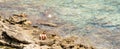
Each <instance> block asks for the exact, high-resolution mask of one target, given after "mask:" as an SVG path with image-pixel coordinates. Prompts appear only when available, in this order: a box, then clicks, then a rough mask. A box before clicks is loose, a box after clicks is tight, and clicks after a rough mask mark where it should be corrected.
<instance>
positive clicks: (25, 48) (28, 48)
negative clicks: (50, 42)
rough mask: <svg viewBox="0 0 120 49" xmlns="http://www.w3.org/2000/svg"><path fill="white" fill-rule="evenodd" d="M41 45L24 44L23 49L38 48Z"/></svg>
mask: <svg viewBox="0 0 120 49" xmlns="http://www.w3.org/2000/svg"><path fill="white" fill-rule="evenodd" d="M40 48H41V47H40V46H39V45H37V44H29V45H26V46H25V47H24V48H23V49H40Z"/></svg>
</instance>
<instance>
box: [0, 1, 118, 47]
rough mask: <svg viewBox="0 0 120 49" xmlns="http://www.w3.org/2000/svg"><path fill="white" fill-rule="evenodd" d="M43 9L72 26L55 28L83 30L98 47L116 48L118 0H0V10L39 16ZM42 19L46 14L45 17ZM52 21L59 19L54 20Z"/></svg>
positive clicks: (1, 11)
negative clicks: (70, 27)
mask: <svg viewBox="0 0 120 49" xmlns="http://www.w3.org/2000/svg"><path fill="white" fill-rule="evenodd" d="M45 10H48V11H50V14H52V15H54V16H56V17H59V18H60V19H62V20H64V21H66V22H68V23H70V24H73V25H74V26H76V28H72V29H69V27H68V28H67V27H66V28H59V29H61V30H63V31H65V32H69V33H67V34H69V35H71V34H75V35H76V34H77V35H79V36H81V34H83V35H84V36H86V37H89V39H90V40H91V41H92V43H93V45H94V46H96V47H97V48H98V49H119V48H120V47H119V45H120V39H119V37H120V31H119V29H120V23H119V22H120V1H119V0H109V1H108V0H84V1H83V0H24V1H23V0H17V1H15V0H11V1H9V0H8V1H4V2H0V14H1V15H6V16H9V15H10V14H11V13H12V14H13V13H21V12H24V13H26V14H28V15H29V17H30V19H31V20H36V19H39V18H40V17H42V18H45V17H43V16H44V15H43V13H44V11H45ZM45 19H46V18H45ZM56 22H62V21H61V20H60V21H58V20H57V21H56Z"/></svg>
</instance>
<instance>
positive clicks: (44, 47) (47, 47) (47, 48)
mask: <svg viewBox="0 0 120 49" xmlns="http://www.w3.org/2000/svg"><path fill="white" fill-rule="evenodd" d="M50 48H51V47H49V46H47V45H44V46H40V49H50Z"/></svg>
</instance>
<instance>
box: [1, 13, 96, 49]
mask: <svg viewBox="0 0 120 49" xmlns="http://www.w3.org/2000/svg"><path fill="white" fill-rule="evenodd" d="M1 19H2V18H0V44H2V45H5V46H10V47H15V48H16V49H18V48H19V49H95V48H93V47H91V46H85V45H83V44H81V43H77V44H76V43H75V42H76V40H77V39H78V38H77V37H68V38H62V37H60V36H59V35H58V34H57V32H56V34H54V33H49V31H46V30H44V29H39V28H34V27H32V26H31V24H32V23H31V22H30V21H29V20H28V19H27V16H26V15H25V14H20V15H17V14H14V15H13V16H12V17H10V18H9V19H2V20H1ZM41 23H43V22H41ZM46 24H47V25H48V24H50V26H51V25H52V26H56V24H52V23H43V25H46ZM48 26H49V25H48ZM44 31H46V32H45V34H46V39H44V40H42V39H41V40H40V39H39V37H40V36H39V35H41V36H42V33H43V32H44ZM51 32H52V31H51Z"/></svg>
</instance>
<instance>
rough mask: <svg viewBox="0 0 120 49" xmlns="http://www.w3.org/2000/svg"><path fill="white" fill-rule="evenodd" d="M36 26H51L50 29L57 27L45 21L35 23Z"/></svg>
mask: <svg viewBox="0 0 120 49" xmlns="http://www.w3.org/2000/svg"><path fill="white" fill-rule="evenodd" d="M37 24H40V25H45V26H51V27H57V26H58V25H57V24H55V23H51V22H47V21H42V20H39V21H37Z"/></svg>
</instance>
